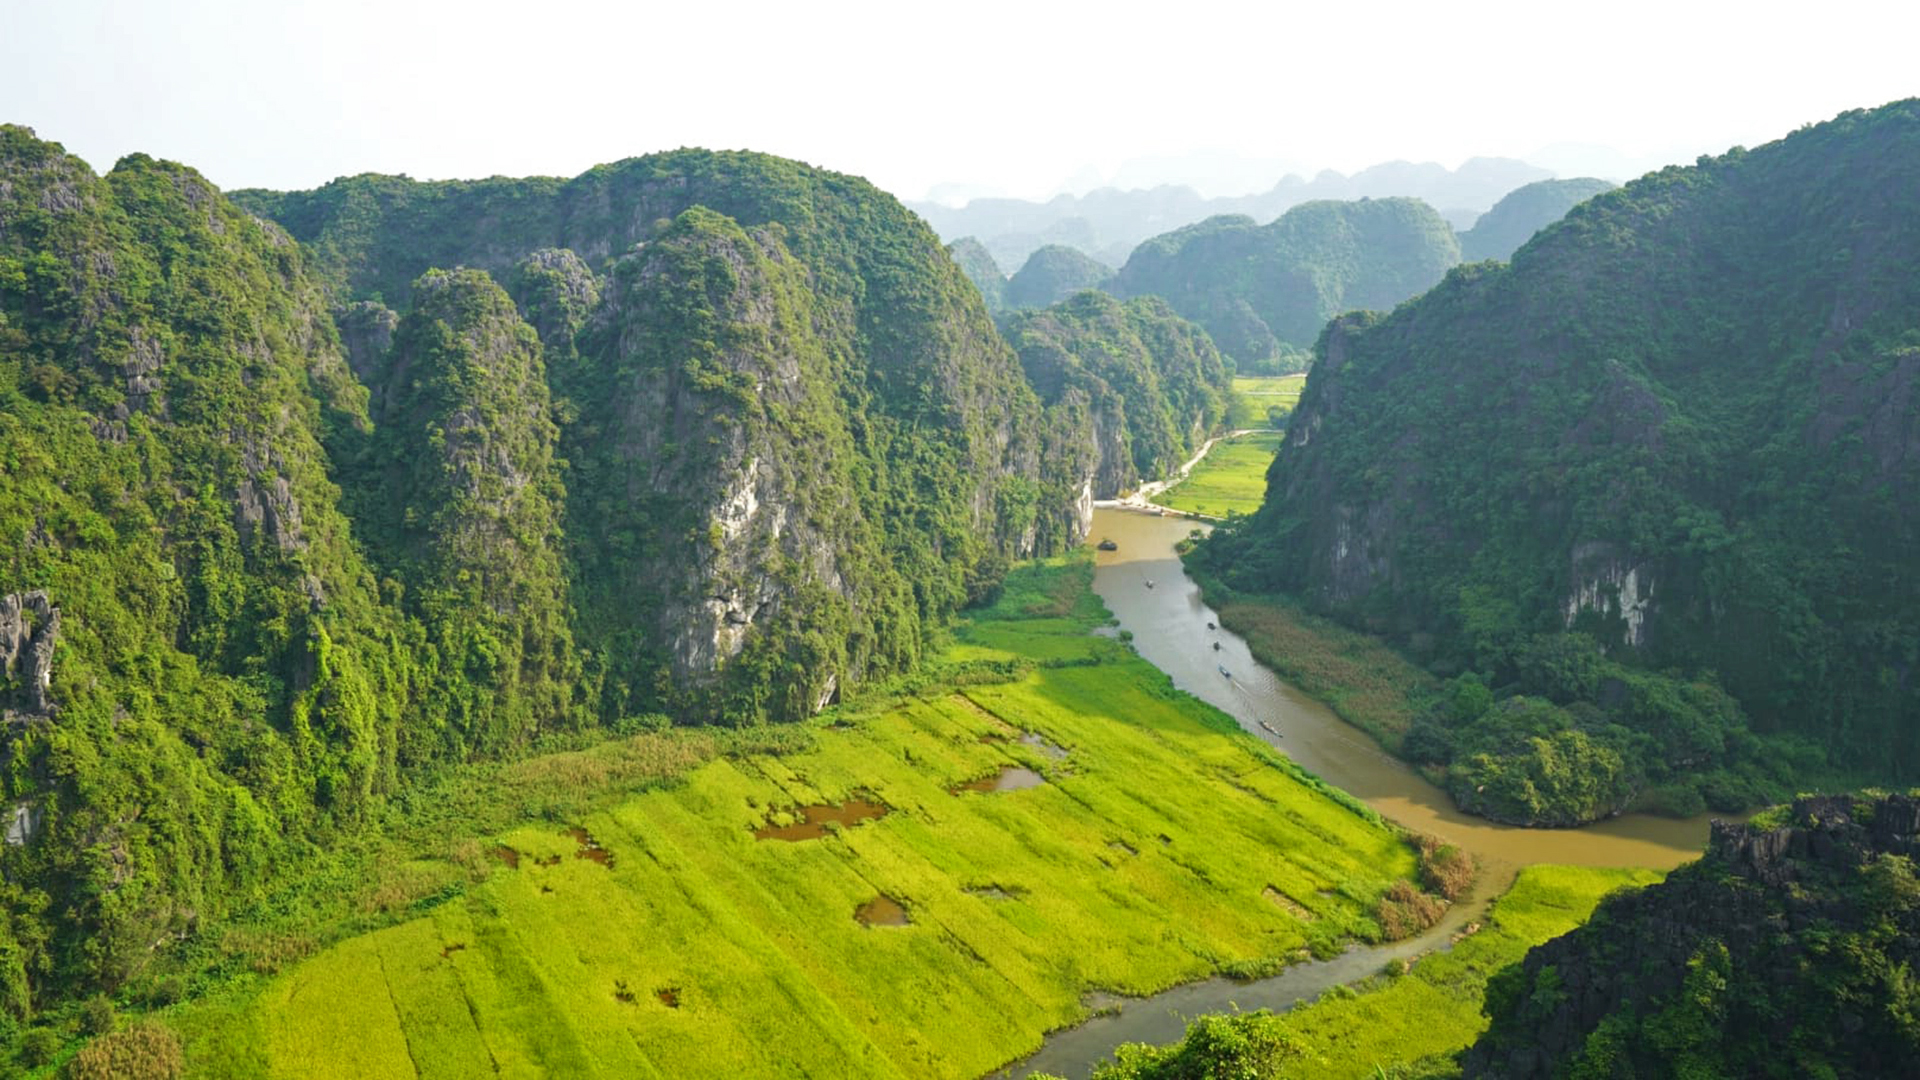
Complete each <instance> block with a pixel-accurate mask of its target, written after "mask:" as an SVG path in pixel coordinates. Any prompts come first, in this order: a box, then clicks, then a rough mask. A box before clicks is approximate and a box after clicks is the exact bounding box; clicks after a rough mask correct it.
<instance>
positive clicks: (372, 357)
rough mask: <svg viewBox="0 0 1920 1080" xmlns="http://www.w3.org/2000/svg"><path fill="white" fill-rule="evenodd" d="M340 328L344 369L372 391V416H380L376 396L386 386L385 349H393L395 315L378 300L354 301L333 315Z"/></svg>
mask: <svg viewBox="0 0 1920 1080" xmlns="http://www.w3.org/2000/svg"><path fill="white" fill-rule="evenodd" d="M333 323H334V325H335V326H337V327H339V329H340V344H341V346H342V347H343V348H345V349H346V352H347V366H348V367H350V368H352V369H353V374H354V377H355V378H357V379H359V380H360V382H361V383H362V384H363V385H365V386H367V387H368V388H369V389H372V390H374V391H375V396H374V397H373V398H371V399H370V400H369V402H368V408H369V410H370V411H371V412H373V414H374V415H376V416H377V415H379V413H380V404H381V401H380V398H379V396H378V393H379V392H380V391H384V390H385V387H386V361H387V350H388V349H389V348H391V347H392V346H393V331H394V329H395V328H396V327H398V326H399V325H400V315H399V313H398V312H396V311H394V310H393V309H392V308H389V307H388V306H387V305H385V304H382V303H381V302H379V301H378V300H356V301H354V302H353V303H351V304H348V305H346V306H345V307H343V308H341V309H340V310H338V311H336V312H334V313H333Z"/></svg>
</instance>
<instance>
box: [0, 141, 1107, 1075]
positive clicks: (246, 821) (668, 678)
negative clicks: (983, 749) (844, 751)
mask: <svg viewBox="0 0 1920 1080" xmlns="http://www.w3.org/2000/svg"><path fill="white" fill-rule="evenodd" d="M246 202H247V204H248V205H249V206H252V207H254V208H256V209H258V210H260V211H263V212H268V213H271V214H279V215H282V216H284V217H285V219H286V220H287V221H288V222H289V223H290V226H291V228H292V229H293V230H294V231H296V232H297V233H298V235H299V237H300V239H299V240H298V241H296V238H295V237H294V236H292V235H289V232H288V231H287V230H285V229H283V228H282V227H280V226H279V225H275V224H271V223H269V222H267V221H263V220H261V219H260V218H257V217H255V216H253V215H250V214H249V213H247V212H246V211H245V210H244V209H242V208H241V207H240V206H239V205H237V204H236V202H235V201H232V200H229V199H228V198H227V197H226V196H224V195H222V194H221V193H220V192H219V191H217V190H216V189H214V188H213V187H212V185H210V184H208V183H207V182H206V181H205V180H204V179H202V178H201V177H200V176H199V175H198V174H196V173H195V172H193V171H192V170H191V169H188V168H185V167H183V166H179V165H173V164H168V163H163V162H157V161H154V160H152V159H150V158H147V157H145V156H142V155H134V156H131V157H128V158H126V159H125V160H123V161H122V162H120V164H119V165H118V166H117V167H116V168H115V169H114V170H113V171H112V172H111V173H110V174H109V175H107V176H105V177H98V176H95V175H94V174H93V173H92V171H91V170H90V169H89V168H88V167H87V166H86V165H85V164H84V163H83V162H81V161H79V160H78V159H77V158H73V157H70V156H68V155H67V154H66V153H65V152H64V151H63V150H62V149H61V148H60V147H59V146H58V145H56V144H53V143H48V142H44V141H41V140H39V139H38V138H36V137H35V136H34V134H33V133H32V132H31V131H29V130H27V129H25V128H20V127H11V126H8V127H0V460H4V462H5V481H4V482H3V483H0V535H3V536H5V537H6V538H7V541H8V542H7V544H6V545H5V552H6V554H5V556H4V562H0V568H3V569H0V671H3V672H4V676H5V678H4V683H0V710H4V712H3V715H4V719H5V725H4V726H5V734H4V739H5V761H6V769H5V775H4V779H0V789H3V790H0V797H4V800H5V802H4V805H5V806H6V807H8V808H10V810H11V815H12V821H13V823H14V827H13V828H12V829H11V830H10V838H9V841H8V843H7V844H6V845H4V846H0V870H3V871H4V874H3V875H0V876H3V877H4V883H0V908H3V909H4V913H5V917H4V918H0V1039H4V1038H6V1037H7V1035H8V1032H9V1031H10V1030H11V1025H14V1024H17V1023H21V1022H24V1021H27V1020H28V1019H30V1018H31V1017H32V1016H33V1015H34V1014H35V1013H36V1012H38V1011H40V1010H42V1009H45V1008H47V1007H49V1006H52V1005H56V1004H58V1003H59V1002H60V1001H61V999H63V998H71V997H72V996H75V995H78V994H82V993H87V992H91V991H93V990H96V989H104V990H114V989H116V988H121V987H125V986H127V985H128V984H129V983H133V984H135V985H137V984H138V980H139V979H140V978H141V977H142V975H143V973H145V972H147V971H149V970H150V969H151V968H152V966H153V965H154V962H155V958H156V957H157V956H159V955H160V954H161V953H163V952H165V951H166V950H167V949H169V948H170V947H172V946H173V945H175V944H176V943H177V942H180V941H183V940H188V939H192V938H193V937H194V935H195V934H196V932H197V930H198V929H199V928H200V927H202V926H204V925H207V924H209V923H216V922H217V921H218V920H219V918H220V917H221V916H222V915H223V913H225V912H226V911H227V910H228V909H229V908H230V906H232V905H233V904H236V903H244V902H249V901H250V900H252V899H254V898H257V897H258V896H259V895H261V893H262V892H263V890H264V889H266V887H267V886H268V885H269V884H270V883H272V882H273V881H274V880H275V875H276V873H277V872H278V871H279V869H280V868H281V867H283V866H285V865H289V864H290V863H291V862H293V861H295V860H298V859H302V858H306V857H309V856H310V855H311V854H312V853H313V851H314V845H316V844H318V845H322V846H325V845H328V844H332V843H335V842H337V841H338V840H339V839H340V838H341V837H342V836H343V835H346V834H350V833H351V832H352V831H353V830H354V829H356V828H358V826H359V823H361V822H363V821H364V820H366V819H367V818H369V817H370V816H373V815H374V814H376V813H377V812H379V811H378V808H379V807H380V806H381V805H382V804H383V797H384V796H386V795H388V794H391V793H394V792H398V791H402V790H404V789H405V788H406V785H407V778H408V777H409V776H410V775H414V774H416V773H418V772H419V771H421V770H423V769H425V768H427V767H429V766H431V765H432V764H433V763H435V762H440V761H456V760H465V759H470V758H474V757H480V756H494V755H503V754H511V753H514V752H517V751H519V750H522V749H524V748H525V747H526V746H528V745H529V744H530V743H531V742H532V741H533V740H534V739H536V738H538V737H539V736H541V735H543V734H548V733H554V732H564V731H571V730H579V729H586V728H591V727H593V726H595V725H600V724H605V725H610V726H612V727H614V728H615V729H617V730H628V729H630V728H631V727H632V726H633V725H634V723H635V722H636V720H638V719H639V718H640V716H641V714H643V713H648V712H671V713H673V715H674V716H675V718H676V719H678V720H681V721H684V722H697V721H724V722H749V721H754V720H759V719H783V718H791V717H797V716H802V715H805V714H807V713H809V712H812V711H814V710H816V709H817V708H819V707H820V705H821V704H822V703H823V702H825V701H827V700H830V699H831V698H832V697H833V696H834V695H835V693H836V692H837V691H838V690H839V688H841V687H842V686H844V685H846V684H848V683H850V682H856V681H860V680H865V679H870V678H873V677H876V676H878V675H882V674H885V673H889V672H897V671H901V670H904V669H906V668H908V667H910V666H912V665H913V664H915V663H916V661H917V659H918V658H919V656H920V654H921V651H922V650H923V649H924V648H925V647H926V646H927V644H928V643H929V642H930V641H931V640H933V639H934V638H935V637H936V636H937V634H936V631H937V629H938V628H939V627H940V626H941V625H942V624H943V623H944V622H945V620H946V619H947V618H948V616H949V615H950V614H951V613H952V612H953V611H955V610H956V609H957V608H959V607H960V606H961V605H963V604H965V603H966V602H967V601H969V600H970V599H973V598H977V597H980V596H983V595H985V594H987V593H988V592H990V591H991V590H993V589H994V588H995V587H996V585H997V582H998V580H999V578H1000V576H1001V575H1002V573H1003V572H1004V568H1005V567H1006V565H1007V562H1008V560H1010V559H1012V558H1016V557H1020V556H1023V555H1027V554H1031V553H1037V552H1046V551H1054V550H1058V549H1060V548H1062V547H1064V546H1066V545H1068V544H1070V543H1072V542H1074V541H1076V540H1078V539H1079V538H1080V537H1081V536H1082V535H1083V533H1084V529H1085V527H1086V514H1087V512H1088V509H1089V507H1088V500H1089V499H1090V490H1091V484H1092V480H1093V476H1092V467H1093V466H1092V463H1091V462H1088V463H1086V464H1085V465H1084V466H1074V465H1073V464H1072V463H1071V462H1070V461H1069V460H1068V457H1067V455H1066V454H1064V453H1057V454H1054V455H1052V456H1049V453H1048V440H1049V439H1053V440H1055V441H1057V440H1058V438H1059V437H1058V435H1057V434H1053V433H1048V432H1045V431H1043V430H1042V425H1041V421H1042V406H1041V403H1040V401H1039V399H1038V398H1037V397H1036V396H1035V395H1034V393H1033V391H1032V389H1031V388H1030V387H1029V386H1028V385H1027V383H1026V380H1025V378H1024V376H1023V375H1022V373H1021V371H1020V368H1019V366H1018V360H1017V358H1016V357H1015V355H1014V353H1013V351H1012V350H1011V349H1010V348H1008V347H1007V345H1006V344H1005V342H1004V341H1003V340H1002V339H1001V338H1000V337H999V336H998V334H997V333H996V332H995V330H994V328H993V325H992V323H991V322H990V321H989V319H988V316H987V313H986V311H985V309H984V308H983V306H982V305H981V302H980V300H979V299H978V296H977V293H976V291H975V290H974V289H973V288H972V287H971V286H969V285H968V284H967V283H966V281H965V280H964V279H963V278H962V276H961V273H960V270H959V269H958V268H957V267H956V266H955V265H954V263H953V261H952V260H951V259H950V258H949V257H948V256H947V254H946V252H945V251H944V250H943V249H942V248H941V247H940V245H939V243H938V241H937V240H936V239H935V238H934V236H933V234H932V233H931V231H929V230H928V229H927V228H926V227H925V226H924V225H923V224H922V223H920V222H919V221H918V220H917V219H916V218H914V217H913V215H911V214H909V213H908V212H907V211H905V210H904V209H903V208H901V207H900V206H899V204H898V203H896V202H894V201H893V200H892V199H891V198H889V197H887V196H885V195H884V194H882V193H880V192H878V191H876V190H875V189H873V188H872V187H871V186H870V185H867V184H866V183H865V182H863V181H860V180H857V179H854V178H851V177H846V176H840V175H837V174H833V173H827V172H822V171H818V170H814V169H810V168H806V167H804V166H800V165H797V164H794V163H791V162H786V161H782V160H779V159H775V158H770V157H764V156H760V155H754V154H712V153H707V152H703V151H683V152H679V153H675V154H668V155H661V156H656V157H651V158H643V159H636V160H632V161H627V162H623V163H620V164H618V165H612V166H605V167H602V168H598V169H595V170H592V171H590V172H589V173H587V174H586V175H584V176H582V177H580V178H578V179H576V180H574V181H566V182H562V181H551V180H529V181H509V180H492V181H483V182H480V183H475V184H461V183H448V184H415V183H413V182H411V181H406V180H401V179H395V178H387V177H357V178H352V179H347V180H342V181H338V182H336V183H334V184H331V185H329V186H328V187H326V188H323V189H321V190H319V191H317V192H307V193H299V194H290V195H271V194H267V193H259V192H255V193H250V194H249V195H247V196H246ZM456 267H464V269H456ZM389 305H392V306H391V307H390V306H389ZM1076 467H1078V468H1081V469H1082V471H1080V472H1078V473H1075V472H1074V471H1073V470H1074V469H1075V468H1076ZM652 722H657V720H656V721H652Z"/></svg>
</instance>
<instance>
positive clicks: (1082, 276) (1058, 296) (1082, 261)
mask: <svg viewBox="0 0 1920 1080" xmlns="http://www.w3.org/2000/svg"><path fill="white" fill-rule="evenodd" d="M1112 278H1113V270H1112V269H1111V268H1110V267H1108V266H1106V265H1105V264H1103V263H1099V262H1096V261H1094V260H1093V259H1092V258H1091V257H1090V256H1087V255H1084V254H1082V253H1081V252H1080V251H1079V250H1077V249H1075V248H1070V247H1066V246H1064V245H1062V244H1048V245H1047V246H1046V247H1043V248H1041V249H1040V250H1039V251H1036V252H1034V253H1033V254H1032V255H1031V256H1028V258H1027V261H1026V262H1025V263H1023V264H1021V266H1020V269H1018V270H1016V271H1014V274H1013V276H1012V277H1010V278H1008V279H1007V287H1006V290H1005V292H1004V293H1002V296H1003V297H1004V298H1005V301H1006V306H1007V307H1008V308H1009V309H1011V310H1016V311H1017V310H1019V309H1021V308H1043V307H1049V306H1051V305H1053V304H1057V303H1059V302H1060V301H1062V300H1065V299H1066V298H1067V297H1069V296H1072V295H1073V294H1074V293H1077V292H1080V291H1082V290H1084V289H1098V288H1101V287H1102V286H1104V285H1106V283H1107V282H1108V281H1110V280H1112Z"/></svg>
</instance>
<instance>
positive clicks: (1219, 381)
mask: <svg viewBox="0 0 1920 1080" xmlns="http://www.w3.org/2000/svg"><path fill="white" fill-rule="evenodd" d="M1036 257H1037V256H1036ZM1002 328H1003V330H1004V331H1005V333H1006V337H1007V340H1008V341H1009V342H1011V343H1012V344H1013V347H1014V350H1015V351H1016V352H1017V353H1018V354H1019V356H1020V366H1021V368H1022V369H1023V370H1024V371H1025V372H1026V376H1027V380H1028V381H1029V382H1030V383H1032V385H1033V388H1034V390H1035V392H1037V393H1038V394H1039V395H1040V399H1041V400H1042V401H1043V402H1045V403H1046V406H1047V410H1048V423H1047V427H1048V429H1049V430H1050V431H1054V432H1061V433H1073V434H1076V435H1077V436H1078V437H1079V439H1080V441H1081V442H1082V443H1084V446H1083V447H1082V448H1081V449H1080V450H1079V451H1078V453H1080V454H1086V455H1090V456H1091V458H1092V460H1093V461H1094V466H1093V471H1092V476H1093V497H1094V498H1097V499H1111V498H1114V497H1115V496H1117V495H1118V494H1119V493H1121V492H1123V491H1128V490H1131V489H1132V488H1134V487H1137V486H1138V485H1139V484H1140V482H1141V481H1142V480H1151V479H1157V478H1159V477H1162V476H1167V475H1169V474H1171V473H1172V472H1174V471H1175V470H1177V469H1178V468H1179V467H1180V466H1181V464H1183V463H1184V462H1186V461H1187V460H1188V459H1189V458H1190V457H1192V456H1193V454H1194V452H1195V451H1197V450H1199V449H1200V447H1201V446H1202V445H1203V444H1204V443H1205V442H1206V439H1207V437H1208V436H1209V435H1211V434H1212V433H1213V432H1214V431H1215V430H1216V429H1217V428H1218V427H1219V426H1220V424H1221V422H1222V421H1223V420H1225V418H1226V412H1227V406H1228V402H1229V400H1230V394H1231V384H1230V381H1229V379H1228V375H1227V368H1226V364H1225V362H1224V361H1223V360H1222V359H1221V357H1220V353H1219V351H1218V350H1216V349H1215V348H1214V347H1213V342H1212V341H1210V340H1208V338H1207V335H1206V332H1205V331H1203V330H1201V329H1200V328H1199V327H1198V326H1195V325H1194V324H1192V323H1190V322H1188V321H1187V320H1185V319H1183V318H1181V317H1180V316H1178V315H1175V314H1174V313H1173V310H1172V309H1171V308H1169V307H1167V305H1166V304H1165V303H1163V302H1161V301H1159V300H1156V299H1153V298H1151V297H1143V298H1140V299H1136V300H1129V301H1126V302H1125V303H1122V302H1121V301H1118V300H1115V299H1114V298H1113V297H1111V296H1108V295H1106V294H1105V293H1098V292H1082V293H1080V294H1079V295H1077V296H1074V297H1072V298H1071V299H1068V300H1065V301H1062V302H1061V303H1059V304H1056V305H1054V306H1053V307H1050V308H1047V309H1045V310H1043V311H1016V312H1012V313H1009V314H1008V315H1007V316H1006V319H1005V322H1004V323H1003V327H1002Z"/></svg>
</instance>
